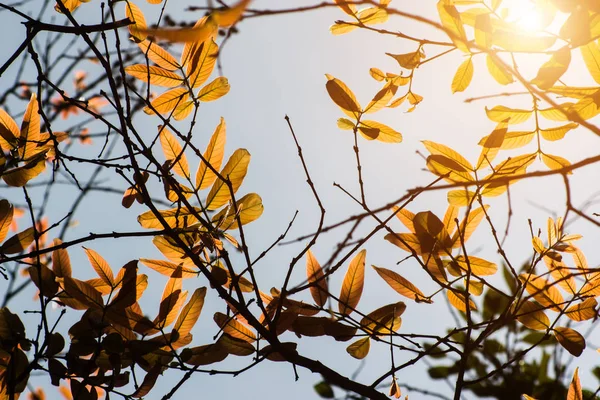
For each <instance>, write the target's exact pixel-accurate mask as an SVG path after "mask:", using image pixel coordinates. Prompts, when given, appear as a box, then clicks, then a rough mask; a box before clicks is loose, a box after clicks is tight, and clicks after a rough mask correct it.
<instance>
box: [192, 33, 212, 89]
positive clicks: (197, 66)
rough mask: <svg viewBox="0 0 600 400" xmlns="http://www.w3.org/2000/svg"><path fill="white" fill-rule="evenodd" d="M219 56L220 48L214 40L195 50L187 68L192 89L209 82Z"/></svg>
mask: <svg viewBox="0 0 600 400" xmlns="http://www.w3.org/2000/svg"><path fill="white" fill-rule="evenodd" d="M218 56H219V46H218V45H217V43H216V42H215V41H214V39H211V40H208V41H206V42H204V43H201V44H199V45H196V46H195V47H194V48H193V50H192V51H191V59H190V61H189V63H188V68H187V74H188V82H189V83H190V86H191V87H193V88H197V87H200V86H201V85H202V84H203V83H204V82H206V81H207V80H208V78H209V77H210V75H211V74H212V72H213V70H214V68H215V64H216V63H217V58H218Z"/></svg>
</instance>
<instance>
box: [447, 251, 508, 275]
mask: <svg viewBox="0 0 600 400" xmlns="http://www.w3.org/2000/svg"><path fill="white" fill-rule="evenodd" d="M455 260H456V263H457V264H458V266H459V267H460V268H461V269H462V270H464V271H469V269H470V271H471V273H472V274H474V275H477V276H487V275H494V274H495V273H496V271H498V266H497V265H496V264H494V263H493V262H490V261H487V260H484V259H483V258H479V257H475V256H469V257H468V258H465V256H462V255H459V256H456V258H455ZM467 260H468V263H467Z"/></svg>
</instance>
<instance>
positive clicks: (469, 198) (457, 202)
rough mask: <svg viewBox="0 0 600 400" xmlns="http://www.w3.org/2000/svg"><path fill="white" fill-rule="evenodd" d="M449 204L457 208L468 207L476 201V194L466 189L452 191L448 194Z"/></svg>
mask: <svg viewBox="0 0 600 400" xmlns="http://www.w3.org/2000/svg"><path fill="white" fill-rule="evenodd" d="M447 196H448V204H452V205H453V206H457V207H464V206H468V205H469V204H472V203H473V200H474V199H475V192H471V191H470V190H465V189H457V190H450V191H449V192H448V195H447Z"/></svg>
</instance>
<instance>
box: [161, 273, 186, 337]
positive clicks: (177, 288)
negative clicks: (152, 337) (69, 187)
mask: <svg viewBox="0 0 600 400" xmlns="http://www.w3.org/2000/svg"><path fill="white" fill-rule="evenodd" d="M181 269H182V268H181V266H179V267H177V268H176V269H175V271H173V273H172V274H171V277H170V278H169V280H168V281H167V284H166V285H165V288H164V290H163V294H162V298H161V299H160V307H159V311H158V315H157V316H156V319H155V320H154V324H155V325H156V326H157V328H159V329H162V328H164V327H165V326H168V325H169V324H168V323H167V321H168V320H169V319H170V318H169V317H171V315H172V314H174V315H177V313H178V312H179V309H176V307H175V306H176V305H177V303H178V301H179V297H180V296H181V294H182V292H181V277H182V272H181ZM173 318H174V317H173ZM171 322H172V321H171Z"/></svg>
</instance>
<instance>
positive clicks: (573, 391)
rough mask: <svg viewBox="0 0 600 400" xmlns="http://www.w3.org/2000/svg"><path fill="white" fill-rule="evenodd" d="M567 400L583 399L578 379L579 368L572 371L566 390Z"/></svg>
mask: <svg viewBox="0 0 600 400" xmlns="http://www.w3.org/2000/svg"><path fill="white" fill-rule="evenodd" d="M567 400H583V390H582V389H581V382H580V381H579V368H575V372H573V379H572V380H571V384H570V385H569V391H568V392H567Z"/></svg>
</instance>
